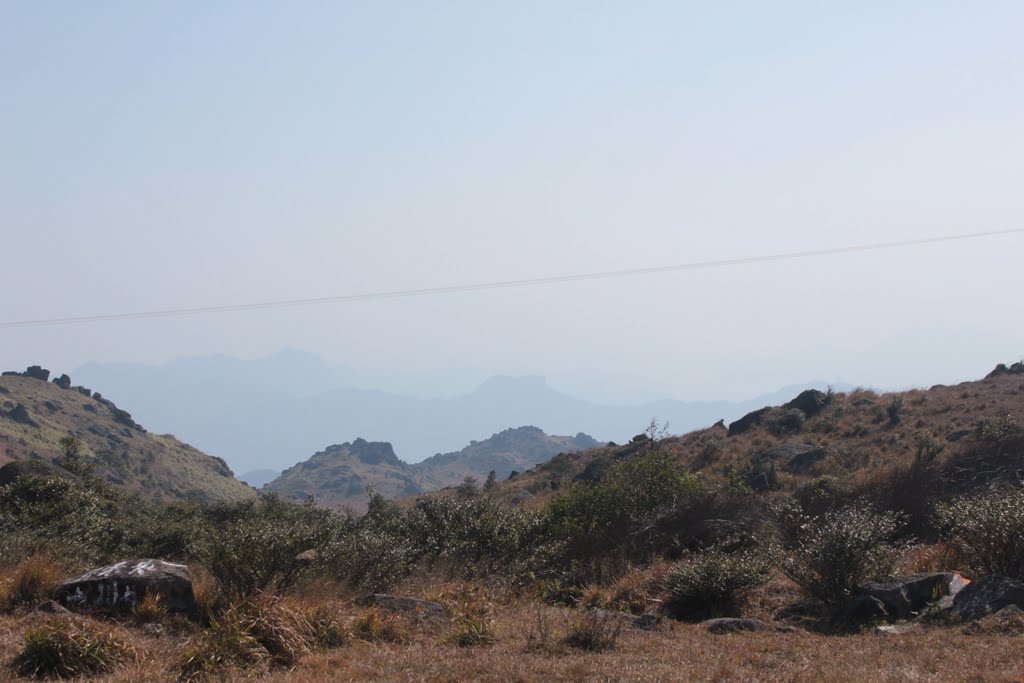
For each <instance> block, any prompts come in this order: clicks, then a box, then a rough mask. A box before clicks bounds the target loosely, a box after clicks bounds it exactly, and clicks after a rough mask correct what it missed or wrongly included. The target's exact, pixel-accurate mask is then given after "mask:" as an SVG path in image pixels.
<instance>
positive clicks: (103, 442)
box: [0, 367, 254, 501]
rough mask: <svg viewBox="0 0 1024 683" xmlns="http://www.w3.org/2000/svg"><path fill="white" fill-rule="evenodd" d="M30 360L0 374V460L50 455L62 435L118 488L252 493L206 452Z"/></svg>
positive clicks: (158, 493)
mask: <svg viewBox="0 0 1024 683" xmlns="http://www.w3.org/2000/svg"><path fill="white" fill-rule="evenodd" d="M48 375H49V372H48V371H46V370H44V369H42V368H38V367H33V368H30V369H29V370H28V371H26V373H10V372H7V373H4V374H3V376H0V465H3V464H5V463H7V462H11V461H15V460H34V459H41V460H45V461H49V462H53V461H55V460H56V459H57V458H58V457H59V456H60V454H61V451H60V444H59V441H60V439H61V438H62V437H66V436H69V435H70V436H75V437H77V438H78V439H79V440H80V441H81V442H82V444H83V448H82V453H81V456H82V457H83V459H84V460H85V461H86V462H90V463H92V464H93V465H94V466H95V470H96V474H97V476H100V477H102V478H103V479H106V480H107V481H109V482H111V483H114V484H116V485H118V486H120V487H122V488H124V489H127V490H129V491H132V492H137V493H141V494H143V495H146V496H149V497H154V498H159V499H174V498H195V499H199V500H203V501H231V500H240V499H243V498H246V497H250V496H252V495H254V492H253V490H252V489H251V488H249V487H248V486H246V485H245V484H242V483H241V482H239V481H237V480H235V478H234V476H233V475H232V473H231V470H230V469H229V468H228V466H227V465H226V464H225V463H224V461H223V460H221V459H220V458H214V457H211V456H209V455H206V454H205V453H203V452H201V451H199V450H197V449H195V448H193V447H192V446H189V445H188V444H184V443H182V442H180V441H178V440H177V439H176V438H174V437H173V436H170V435H157V434H152V433H150V432H147V431H146V430H145V429H144V428H143V427H142V426H141V425H139V424H137V423H136V422H135V420H133V419H132V416H131V415H130V414H129V413H128V412H126V411H124V410H121V409H120V408H118V407H117V406H116V405H114V403H112V402H111V401H109V400H107V399H105V398H103V397H102V396H101V395H100V394H98V393H96V394H94V393H92V392H91V391H89V390H88V389H85V388H82V387H72V386H71V380H70V378H68V377H67V375H62V376H61V377H60V378H57V379H55V380H54V381H53V382H50V381H47V379H48Z"/></svg>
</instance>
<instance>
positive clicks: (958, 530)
mask: <svg viewBox="0 0 1024 683" xmlns="http://www.w3.org/2000/svg"><path fill="white" fill-rule="evenodd" d="M936 516H937V518H938V521H939V526H940V527H941V529H942V530H943V535H944V536H945V538H946V539H947V540H948V542H949V543H950V544H951V545H952V546H953V548H954V549H955V550H956V551H957V554H958V555H959V556H960V557H961V558H963V559H964V560H965V561H967V562H968V563H969V569H971V570H972V571H975V572H977V573H979V574H999V575H1002V576H1009V577H1011V578H1014V579H1018V580H1021V581H1024V488H1020V487H1018V488H1007V489H996V490H992V491H989V492H987V493H983V494H980V495H974V496H969V497H963V498H959V499H958V500H955V501H953V502H952V503H950V504H948V505H940V506H938V508H937V515H936Z"/></svg>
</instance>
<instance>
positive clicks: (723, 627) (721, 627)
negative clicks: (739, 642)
mask: <svg viewBox="0 0 1024 683" xmlns="http://www.w3.org/2000/svg"><path fill="white" fill-rule="evenodd" d="M701 626H703V627H704V628H705V629H706V630H707V632H708V633H716V634H722V633H739V632H767V631H772V632H777V633H792V632H794V631H796V629H795V628H793V627H792V626H773V625H772V624H769V623H767V622H764V621H761V620H760V619H738V618H733V617H724V618H721V619H708V620H707V621H704V622H701Z"/></svg>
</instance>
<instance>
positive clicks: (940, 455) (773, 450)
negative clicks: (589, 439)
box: [494, 363, 1024, 506]
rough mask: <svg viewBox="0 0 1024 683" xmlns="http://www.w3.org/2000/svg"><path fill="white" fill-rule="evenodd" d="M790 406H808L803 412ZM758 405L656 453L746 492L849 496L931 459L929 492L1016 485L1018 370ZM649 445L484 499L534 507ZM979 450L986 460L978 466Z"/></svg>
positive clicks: (573, 457) (559, 461)
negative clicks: (818, 490)
mask: <svg viewBox="0 0 1024 683" xmlns="http://www.w3.org/2000/svg"><path fill="white" fill-rule="evenodd" d="M1000 368H1002V369H1000ZM798 403H807V404H808V405H809V406H810V407H809V409H808V410H806V411H803V410H800V409H799V408H798V407H796V405H795V404H798ZM805 407H807V406H805ZM766 408H768V410H764V409H761V410H759V411H755V412H754V413H751V414H750V415H748V416H745V417H744V418H741V419H740V420H737V421H736V422H734V423H732V424H731V425H728V426H727V425H725V424H724V423H721V422H720V423H718V424H716V425H713V426H711V427H708V428H706V429H701V430H697V431H693V432H690V433H688V434H685V435H682V436H673V437H668V438H666V439H662V440H660V441H658V443H657V447H658V449H659V450H660V451H662V452H664V453H667V454H669V455H670V456H671V457H672V458H673V459H674V460H675V461H676V462H678V463H679V464H680V465H682V466H683V468H684V469H685V470H687V471H689V472H693V473H698V474H700V475H701V476H702V477H704V478H705V479H709V480H724V481H733V482H736V483H741V484H744V485H746V486H749V487H751V488H752V489H754V490H755V491H767V490H788V491H794V490H797V489H799V488H801V487H806V486H809V485H816V486H819V487H822V488H825V489H827V488H829V487H834V488H837V489H842V490H844V491H847V492H850V491H856V490H859V489H862V488H869V487H872V486H880V485H882V483H883V482H888V481H890V479H891V477H892V476H893V475H894V474H895V473H897V472H900V471H903V470H905V469H906V468H908V467H910V466H911V465H912V464H913V463H914V461H915V458H918V457H931V458H933V459H934V463H932V464H933V465H934V466H935V467H934V469H935V470H936V472H937V473H936V477H937V480H936V482H934V485H935V486H937V487H939V488H942V489H945V490H946V491H947V492H949V493H956V492H959V491H963V490H967V489H969V488H972V487H974V486H977V485H981V484H984V483H987V482H988V481H991V480H993V479H1001V480H1005V481H1010V482H1013V481H1016V480H1017V479H1019V477H1020V473H1021V471H1022V470H1021V468H1022V467H1024V454H1021V453H1020V451H1019V447H1020V445H1021V444H1016V442H1015V441H1014V439H1015V438H1016V437H1015V434H1017V431H1015V430H1018V429H1019V428H1017V427H1015V426H1014V425H1020V424H1024V366H1022V365H1021V364H1019V363H1018V364H1016V365H1013V366H1010V367H1009V368H1007V367H1006V366H1000V367H999V368H997V369H996V370H995V371H993V373H991V374H990V375H989V376H988V377H986V378H985V379H982V380H979V381H974V382H964V383H962V384H958V385H955V386H944V385H936V386H933V387H931V388H930V389H915V390H911V391H905V392H895V393H885V394H878V393H876V392H873V391H870V390H866V389H855V390H853V391H850V392H847V393H836V394H826V393H822V392H804V393H803V394H801V395H800V400H797V399H795V400H794V401H793V402H791V404H785V405H783V406H775V407H766ZM748 423H749V424H748ZM649 447H650V443H645V442H644V441H642V440H641V441H635V442H633V443H631V444H627V445H624V446H609V447H604V448H598V449H590V450H586V451H581V452H577V453H571V454H565V455H560V456H558V457H555V458H553V459H551V460H550V461H548V462H546V463H543V464H541V465H538V466H537V467H535V468H533V469H532V470H529V471H527V472H524V473H522V474H520V475H518V476H516V477H514V478H513V479H512V480H511V481H505V482H502V483H501V485H500V486H499V487H498V488H497V489H496V490H495V493H494V495H497V496H499V497H500V498H501V500H503V501H504V502H506V503H508V504H513V505H525V506H535V505H539V504H541V503H543V502H545V501H547V500H549V499H550V498H552V497H553V496H554V495H555V494H556V493H557V492H559V491H562V490H564V489H565V488H566V487H567V486H569V485H571V484H572V483H573V482H575V481H580V480H591V479H593V478H595V477H596V476H598V475H599V473H600V472H601V471H603V470H604V469H606V468H607V467H608V466H609V465H610V464H612V463H614V462H617V461H620V460H623V459H626V458H628V457H630V456H631V455H633V454H635V453H637V452H643V451H644V449H645V448H649ZM812 449H813V450H812ZM922 451H924V452H922ZM1001 451H1006V452H1001ZM800 453H802V455H800V456H797V457H794V454H800ZM986 453H988V454H989V455H990V457H989V460H990V461H991V462H987V463H985V462H979V459H981V460H984V459H985V457H986V456H985V454H986Z"/></svg>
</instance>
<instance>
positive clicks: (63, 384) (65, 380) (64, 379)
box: [53, 374, 71, 389]
mask: <svg viewBox="0 0 1024 683" xmlns="http://www.w3.org/2000/svg"><path fill="white" fill-rule="evenodd" d="M53 383H54V384H56V385H57V386H58V387H60V388H61V389H70V388H71V378H70V377H68V376H67V375H66V374H65V375H61V376H60V377H54V378H53Z"/></svg>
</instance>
